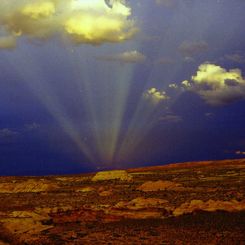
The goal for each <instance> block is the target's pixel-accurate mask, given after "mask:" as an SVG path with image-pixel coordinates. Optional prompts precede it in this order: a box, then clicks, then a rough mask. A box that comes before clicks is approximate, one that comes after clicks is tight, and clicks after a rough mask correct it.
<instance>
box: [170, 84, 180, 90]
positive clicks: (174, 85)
mask: <svg viewBox="0 0 245 245" xmlns="http://www.w3.org/2000/svg"><path fill="white" fill-rule="evenodd" d="M168 87H169V88H172V89H178V88H179V86H178V84H176V83H170V84H169V85H168Z"/></svg>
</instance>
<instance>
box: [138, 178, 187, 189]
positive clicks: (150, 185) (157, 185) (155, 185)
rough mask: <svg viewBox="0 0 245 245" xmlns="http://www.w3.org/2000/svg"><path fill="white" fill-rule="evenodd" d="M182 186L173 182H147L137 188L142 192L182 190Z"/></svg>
mask: <svg viewBox="0 0 245 245" xmlns="http://www.w3.org/2000/svg"><path fill="white" fill-rule="evenodd" d="M181 187H182V185H181V184H179V183H176V182H172V181H163V180H158V181H155V182H154V181H147V182H145V183H144V184H142V185H141V186H139V187H138V188H137V190H140V191H145V192H147V191H161V190H175V189H176V188H181Z"/></svg>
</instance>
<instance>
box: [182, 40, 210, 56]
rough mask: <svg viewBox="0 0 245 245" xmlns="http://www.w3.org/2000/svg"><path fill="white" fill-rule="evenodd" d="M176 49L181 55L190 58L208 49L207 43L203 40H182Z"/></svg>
mask: <svg viewBox="0 0 245 245" xmlns="http://www.w3.org/2000/svg"><path fill="white" fill-rule="evenodd" d="M178 50H179V52H180V53H181V54H182V56H184V57H186V58H188V59H189V60H190V59H191V58H192V57H193V56H195V55H198V54H200V53H203V52H206V51H207V50H208V44H207V43H206V42H205V41H195V42H189V41H184V42H183V43H182V44H181V45H180V46H179V48H178Z"/></svg>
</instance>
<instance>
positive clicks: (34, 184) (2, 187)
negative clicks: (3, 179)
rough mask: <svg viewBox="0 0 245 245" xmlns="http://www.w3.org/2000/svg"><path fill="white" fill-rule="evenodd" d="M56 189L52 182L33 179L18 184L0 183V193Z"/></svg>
mask: <svg viewBox="0 0 245 245" xmlns="http://www.w3.org/2000/svg"><path fill="white" fill-rule="evenodd" d="M57 188H58V186H57V185H56V184H54V183H52V182H49V181H41V180H35V179H29V180H26V181H23V182H19V183H0V193H22V192H43V191H50V190H53V189H57Z"/></svg>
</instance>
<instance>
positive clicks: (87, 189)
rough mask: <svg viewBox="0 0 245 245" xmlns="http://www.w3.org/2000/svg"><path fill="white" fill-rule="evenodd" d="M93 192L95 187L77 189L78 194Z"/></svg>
mask: <svg viewBox="0 0 245 245" xmlns="http://www.w3.org/2000/svg"><path fill="white" fill-rule="evenodd" d="M92 191H95V189H94V188H93V187H90V186H88V187H84V188H81V189H76V192H92Z"/></svg>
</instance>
